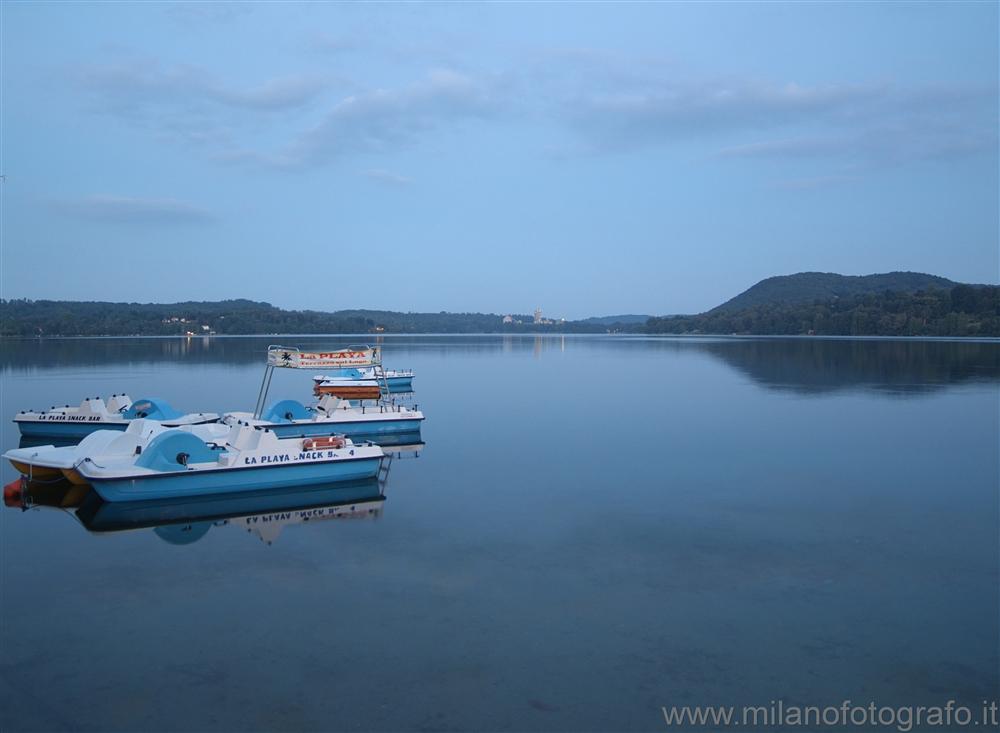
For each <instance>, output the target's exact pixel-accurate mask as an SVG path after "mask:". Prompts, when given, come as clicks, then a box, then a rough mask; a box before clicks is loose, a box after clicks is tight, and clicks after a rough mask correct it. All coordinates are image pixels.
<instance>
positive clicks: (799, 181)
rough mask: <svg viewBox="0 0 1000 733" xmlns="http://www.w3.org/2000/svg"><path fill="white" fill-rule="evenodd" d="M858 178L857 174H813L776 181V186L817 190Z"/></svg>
mask: <svg viewBox="0 0 1000 733" xmlns="http://www.w3.org/2000/svg"><path fill="white" fill-rule="evenodd" d="M856 180H857V176H849V175H828V176H811V177H809V178H789V179H786V180H783V181H776V182H775V183H774V188H777V189H781V190H783V191H815V190H817V189H823V188H830V187H832V186H840V185H842V184H845V183H851V182H853V181H856Z"/></svg>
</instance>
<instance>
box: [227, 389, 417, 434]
mask: <svg viewBox="0 0 1000 733" xmlns="http://www.w3.org/2000/svg"><path fill="white" fill-rule="evenodd" d="M423 421H424V414H423V413H422V412H420V410H415V409H410V408H409V407H406V406H404V405H394V404H389V403H383V402H380V403H379V404H376V405H364V406H356V405H353V404H351V402H350V401H349V400H343V399H340V398H338V397H335V396H334V395H324V396H323V397H322V398H320V400H319V401H318V402H317V403H316V404H315V405H313V406H311V407H306V406H305V405H303V404H302V403H301V402H298V401H296V400H281V401H280V402H276V403H275V404H273V405H271V406H270V407H269V408H268V409H267V410H266V411H264V413H263V414H262V415H261V416H260V418H259V419H258V418H254V416H253V415H252V414H251V413H249V412H227V413H226V414H224V415H223V416H222V422H223V423H225V424H227V425H237V424H239V423H246V424H250V425H253V426H254V427H259V428H264V429H267V430H271V431H272V432H274V434H275V435H277V436H278V437H279V438H285V437H289V436H298V437H313V436H323V435H347V436H359V435H363V436H365V437H367V438H370V439H372V440H374V441H375V442H376V443H377V442H379V440H378V437H379V436H388V435H398V434H401V433H418V432H419V431H420V425H421V423H423Z"/></svg>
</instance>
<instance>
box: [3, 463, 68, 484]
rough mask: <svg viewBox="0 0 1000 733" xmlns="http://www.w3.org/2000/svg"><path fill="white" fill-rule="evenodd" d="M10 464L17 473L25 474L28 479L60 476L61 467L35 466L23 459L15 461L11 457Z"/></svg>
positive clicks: (46, 478) (45, 478)
mask: <svg viewBox="0 0 1000 733" xmlns="http://www.w3.org/2000/svg"><path fill="white" fill-rule="evenodd" d="M10 465H12V466H13V467H14V470H15V471H17V472H18V473H20V474H22V475H23V476H26V477H27V478H28V479H29V480H32V479H40V480H48V479H54V478H59V477H61V476H62V469H60V468H50V467H49V466H35V465H33V464H31V463H26V462H24V461H16V460H14V459H13V458H12V459H10Z"/></svg>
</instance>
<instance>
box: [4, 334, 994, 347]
mask: <svg viewBox="0 0 1000 733" xmlns="http://www.w3.org/2000/svg"><path fill="white" fill-rule="evenodd" d="M373 335H374V336H375V338H372V336H373ZM327 337H329V338H331V339H335V340H340V341H343V340H345V339H352V340H354V341H355V342H356V343H357V342H364V343H372V342H375V341H378V340H380V339H396V338H428V337H434V338H510V337H516V338H538V337H542V338H557V337H558V338H567V337H568V338H573V339H598V338H615V339H633V340H635V339H642V340H651V341H696V340H699V339H713V340H717V339H734V340H736V339H740V340H744V339H745V340H788V339H795V340H803V341H961V342H967V343H997V344H1000V336H902V335H893V334H886V335H878V334H865V335H854V336H852V335H843V334H801V333H787V334H753V333H644V332H641V331H634V332H624V331H621V332H615V333H567V332H561V331H556V332H534V333H532V332H523V331H521V332H516V333H498V332H483V333H434V332H427V333H380V334H377V335H375V334H365V333H281V334H259V333H217V334H210V335H209V334H205V335H196V336H180V335H176V334H170V335H161V334H151V335H142V334H131V335H127V336H115V335H106V334H102V335H93V336H90V335H88V336H78V335H71V336H59V335H52V336H2V335H0V341H20V342H28V341H88V340H89V341H106V340H119V341H125V340H131V339H135V340H139V339H157V340H161V341H167V340H177V341H181V340H183V341H195V340H199V341H201V340H217V339H251V338H252V339H261V340H264V339H271V338H277V339H301V338H309V339H315V338H327ZM289 345H292V344H289ZM345 345H346V344H345Z"/></svg>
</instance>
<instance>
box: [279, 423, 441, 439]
mask: <svg viewBox="0 0 1000 733" xmlns="http://www.w3.org/2000/svg"><path fill="white" fill-rule="evenodd" d="M420 423H421V420H419V419H413V420H410V419H406V420H351V421H350V422H347V421H345V422H335V421H330V422H315V423H309V422H303V423H297V424H296V423H267V424H265V425H262V426H261V427H265V428H267V429H268V430H270V431H272V432H273V433H274V434H275V435H277V436H278V437H279V438H291V437H303V438H314V437H321V436H328V435H346V436H347V437H349V438H350V437H352V436H361V435H363V436H365V437H369V436H374V437H375V440H374V442H376V443H377V442H378V439H377V436H379V435H396V434H397V433H416V432H419V431H420Z"/></svg>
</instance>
